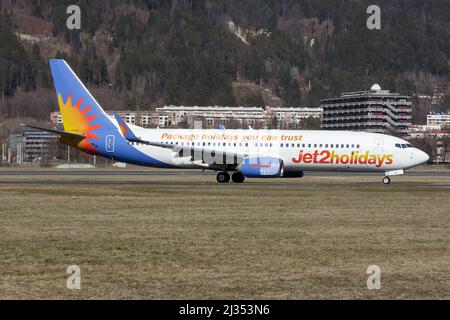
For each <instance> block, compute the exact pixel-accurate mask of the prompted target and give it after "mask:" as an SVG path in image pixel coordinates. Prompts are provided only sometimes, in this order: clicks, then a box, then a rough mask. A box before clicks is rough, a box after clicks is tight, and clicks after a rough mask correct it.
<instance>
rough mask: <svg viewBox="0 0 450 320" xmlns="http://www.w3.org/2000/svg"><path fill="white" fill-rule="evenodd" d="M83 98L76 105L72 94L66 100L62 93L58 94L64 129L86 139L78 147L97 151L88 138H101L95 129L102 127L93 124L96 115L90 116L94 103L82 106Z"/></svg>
mask: <svg viewBox="0 0 450 320" xmlns="http://www.w3.org/2000/svg"><path fill="white" fill-rule="evenodd" d="M82 102H83V98H80V99H78V101H77V102H76V103H75V105H73V104H72V94H71V93H70V94H69V95H68V97H67V101H66V102H64V101H63V98H62V96H61V94H58V104H59V110H60V111H61V116H62V119H63V125H64V131H67V132H72V133H76V134H81V135H83V136H85V137H86V139H84V140H82V141H80V142H79V143H78V144H77V147H78V148H80V149H82V150H85V151H92V152H95V151H97V148H95V147H94V146H93V145H92V144H91V143H90V142H89V141H88V140H89V139H93V140H99V139H100V138H99V137H98V136H97V135H96V134H94V131H95V130H97V129H100V128H101V125H99V124H92V122H93V121H94V119H95V118H97V116H96V115H90V116H88V113H89V110H91V108H92V105H88V106H86V107H84V108H82V107H81V104H82Z"/></svg>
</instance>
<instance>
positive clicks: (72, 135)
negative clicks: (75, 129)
mask: <svg viewBox="0 0 450 320" xmlns="http://www.w3.org/2000/svg"><path fill="white" fill-rule="evenodd" d="M21 126H25V127H29V128H33V129H38V130H42V131H47V132H52V133H56V134H59V135H60V136H65V137H68V138H72V139H80V140H83V139H86V136H84V135H82V134H77V133H72V132H67V131H62V130H56V129H49V128H44V127H39V126H33V125H30V124H24V123H22V124H21Z"/></svg>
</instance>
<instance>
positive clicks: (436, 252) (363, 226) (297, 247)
mask: <svg viewBox="0 0 450 320" xmlns="http://www.w3.org/2000/svg"><path fill="white" fill-rule="evenodd" d="M449 195H450V177H394V178H393V184H392V185H390V186H383V185H381V183H380V177H368V176H361V177H355V176H353V177H347V176H336V177H324V176H317V177H314V176H310V177H305V178H304V179H299V180H263V181H262V180H250V181H249V182H248V183H246V184H243V185H233V184H229V185H218V184H216V182H215V178H214V177H213V176H184V177H183V176H168V177H165V176H111V177H108V176H4V175H2V176H0V203H1V205H0V256H1V262H0V266H1V277H0V298H7V299H10V298H21V299H22V298H23V299H28V298H63V299H66V298H67V299H72V298H106V299H110V298H148V299H182V298H187V299H233V298H239V299H316V298H331V299H341V298H357V299H359V298H368V299H371V298H377V299H378V298H380V299H386V298H408V299H410V298H414V299H415V298H425V299H428V298H446V299H448V298H450V294H449V288H450V258H449V257H450V250H449V212H450V200H449ZM71 264H77V265H79V266H80V267H81V273H82V289H81V290H79V291H70V290H68V289H66V286H65V285H66V277H67V276H68V275H67V274H66V268H67V266H69V265H71ZM371 264H377V265H379V266H380V267H381V270H382V289H381V290H377V291H371V290H368V289H367V287H366V280H367V275H366V273H365V272H366V268H367V266H369V265H371Z"/></svg>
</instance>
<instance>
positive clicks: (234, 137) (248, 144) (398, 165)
mask: <svg viewBox="0 0 450 320" xmlns="http://www.w3.org/2000/svg"><path fill="white" fill-rule="evenodd" d="M130 127H131V128H132V130H133V132H134V133H135V134H136V136H138V137H139V138H140V139H142V140H146V141H154V142H158V143H163V144H171V145H177V146H179V147H181V148H182V147H195V148H202V149H205V150H211V151H215V152H226V153H234V154H241V155H242V154H243V155H246V156H248V157H273V158H279V159H281V160H282V161H283V163H284V167H285V169H288V170H311V171H322V170H323V171H360V172H364V171H380V172H387V171H393V170H399V169H408V168H411V167H414V166H417V165H419V164H421V163H424V162H426V161H427V160H428V159H429V157H428V155H427V154H426V153H424V152H422V151H421V150H419V149H417V148H414V147H413V146H411V145H410V144H409V142H407V141H405V140H403V139H400V138H397V137H394V136H389V135H385V134H377V133H366V132H349V131H321V130H317V131H316V130H254V129H248V130H232V129H223V130H220V129H206V130H196V129H144V128H141V127H137V126H130ZM130 144H132V145H133V147H135V148H136V149H137V150H139V151H140V152H142V153H144V154H147V155H149V156H151V157H153V158H155V159H157V160H159V161H161V162H163V163H166V164H168V165H171V166H174V167H179V168H198V167H199V166H198V162H195V161H193V160H192V158H191V157H187V156H186V157H183V156H181V157H180V156H175V154H174V151H173V150H172V149H170V148H161V147H156V146H150V145H145V144H140V143H131V142H130Z"/></svg>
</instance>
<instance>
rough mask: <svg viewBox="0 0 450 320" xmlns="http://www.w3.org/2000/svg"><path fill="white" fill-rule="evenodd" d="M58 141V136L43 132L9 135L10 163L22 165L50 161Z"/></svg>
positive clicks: (54, 153)
mask: <svg viewBox="0 0 450 320" xmlns="http://www.w3.org/2000/svg"><path fill="white" fill-rule="evenodd" d="M58 141H59V136H58V135H56V134H52V133H49V132H44V131H25V132H23V133H19V134H10V135H9V148H10V150H11V153H12V158H13V159H12V161H16V162H17V163H23V162H33V161H41V160H48V159H51V158H52V157H54V156H55V155H56V152H57V147H58Z"/></svg>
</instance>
